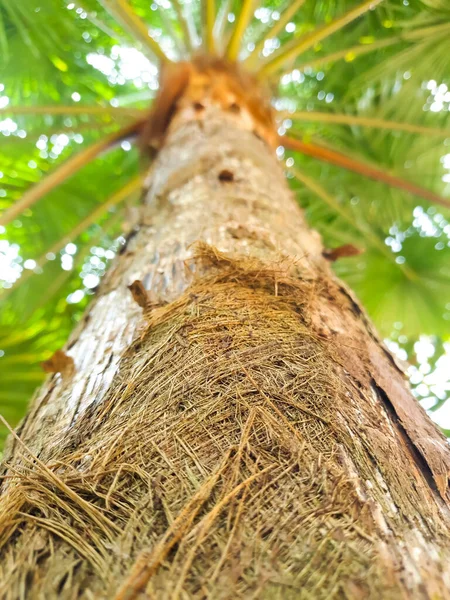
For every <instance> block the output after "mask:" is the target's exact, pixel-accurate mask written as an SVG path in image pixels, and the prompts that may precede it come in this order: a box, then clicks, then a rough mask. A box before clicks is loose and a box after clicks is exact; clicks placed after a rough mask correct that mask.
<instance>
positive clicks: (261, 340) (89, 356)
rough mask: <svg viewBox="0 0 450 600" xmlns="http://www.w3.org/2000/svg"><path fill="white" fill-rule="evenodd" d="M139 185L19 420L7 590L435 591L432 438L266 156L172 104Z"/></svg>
mask: <svg viewBox="0 0 450 600" xmlns="http://www.w3.org/2000/svg"><path fill="white" fill-rule="evenodd" d="M148 186H149V187H148V192H147V193H146V197H145V202H144V205H143V209H142V219H141V224H140V227H139V231H138V232H137V233H136V234H135V235H134V236H133V237H132V238H131V239H129V241H128V243H127V245H126V247H125V248H124V249H123V250H122V252H121V254H120V256H118V257H117V259H116V261H115V264H114V266H113V268H112V269H111V271H110V272H109V273H108V274H107V275H106V277H105V279H104V281H103V283H102V284H101V287H100V289H99V291H98V293H97V296H96V299H95V301H94V302H93V303H92V304H91V305H90V307H89V309H88V311H87V312H86V315H85V316H84V318H83V320H82V322H81V323H80V324H79V326H78V327H77V329H76V331H75V332H74V333H73V335H72V337H71V339H70V340H69V341H68V344H67V347H66V353H67V354H68V355H70V356H71V357H72V358H73V360H74V364H75V372H74V373H70V372H67V373H66V374H63V375H61V374H55V375H52V376H51V377H49V379H48V380H47V382H46V383H45V385H44V386H43V388H42V389H41V390H40V391H39V393H38V394H37V395H36V397H35V399H34V401H33V403H32V405H31V408H30V411H29V413H28V415H27V417H26V418H25V419H24V421H23V423H22V424H21V426H20V427H19V428H18V430H17V433H16V435H15V437H11V438H10V443H9V447H8V449H7V451H6V453H5V461H4V465H3V475H4V479H3V483H2V488H1V491H2V495H1V498H0V551H1V562H0V596H1V597H2V598H7V599H16V598H32V599H40V598H42V599H43V598H45V599H46V600H47V599H52V598H63V599H65V598H71V599H72V598H86V599H91V598H96V599H97V598H105V599H106V598H116V599H117V600H119V599H120V600H124V599H131V598H157V599H166V598H173V599H175V598H180V599H187V598H211V599H227V598H246V599H247V598H270V599H272V598H273V599H275V598H280V599H281V598H283V599H285V598H314V599H317V598H318V599H320V598H324V599H325V598H326V599H329V598H357V599H359V598H377V599H378V598H387V599H390V598H392V599H394V598H395V599H398V598H418V599H422V598H424V599H425V598H426V599H428V598H429V599H431V598H433V599H437V598H449V597H450V591H449V590H450V572H449V564H450V562H449V561H450V542H449V533H450V514H449V494H448V488H447V484H448V473H449V467H450V452H449V448H448V445H447V442H446V440H445V438H444V437H443V436H442V435H441V434H440V432H439V431H438V430H437V428H436V427H435V426H434V425H433V424H432V423H431V421H430V420H429V419H428V417H427V416H426V415H425V413H424V411H423V410H422V409H421V407H420V406H419V405H418V403H417V402H416V400H415V399H414V398H413V397H412V395H411V393H410V392H409V390H408V388H407V384H406V383H405V378H404V375H403V373H402V372H401V370H400V369H399V368H398V367H397V365H396V364H395V361H394V359H393V357H392V356H391V355H390V354H389V352H388V351H387V350H386V348H385V347H384V346H383V344H382V342H381V341H380V340H379V339H378V337H377V335H376V333H375V332H374V330H373V328H372V326H371V324H370V323H369V321H368V319H367V317H366V316H365V314H364V311H363V309H362V308H361V307H360V305H359V304H358V301H357V300H356V299H355V298H354V297H353V295H352V294H351V292H349V290H347V288H346V287H345V286H344V285H343V284H342V283H341V282H339V281H337V280H336V278H335V277H334V276H333V274H332V272H331V270H330V268H329V265H328V263H327V261H326V260H325V259H324V258H323V257H322V251H323V248H322V245H321V242H320V237H319V236H318V234H317V233H315V232H314V231H311V230H309V229H308V227H307V225H306V223H305V221H304V218H303V215H302V212H301V210H300V209H299V207H298V206H297V204H296V203H295V201H294V199H293V198H292V195H291V192H290V191H289V188H288V185H287V183H286V181H285V179H284V176H283V173H282V171H281V170H280V167H279V165H278V164H277V161H276V158H275V157H274V153H273V151H272V150H270V149H269V148H268V147H267V146H266V145H265V144H264V142H263V141H261V140H260V139H258V138H257V137H256V136H255V135H254V134H253V133H252V131H251V128H249V127H248V126H247V124H246V121H245V119H244V116H243V115H242V114H239V115H235V114H228V113H226V112H224V111H222V110H221V109H219V108H217V107H215V106H206V107H205V109H204V110H202V111H201V114H200V115H199V114H195V115H192V114H191V113H190V112H189V111H188V110H185V111H184V112H183V111H182V112H181V113H180V114H179V116H178V118H177V119H176V120H175V121H174V122H173V123H172V126H171V129H170V131H169V134H168V137H167V140H166V142H165V144H164V146H163V148H162V149H161V151H160V153H159V154H158V157H157V159H156V161H155V163H154V165H153V167H152V169H151V172H150V175H149V179H148ZM136 280H138V281H141V282H142V283H143V285H144V287H145V288H146V289H147V290H150V295H149V299H148V302H147V301H146V300H145V299H144V301H140V304H141V306H139V304H138V303H137V302H135V301H134V300H133V296H132V294H131V293H130V291H129V290H128V286H129V285H130V284H132V283H133V282H134V281H136ZM135 289H138V290H139V286H137V288H135ZM135 296H136V294H135ZM144 304H145V306H144V309H143V308H142V305H144Z"/></svg>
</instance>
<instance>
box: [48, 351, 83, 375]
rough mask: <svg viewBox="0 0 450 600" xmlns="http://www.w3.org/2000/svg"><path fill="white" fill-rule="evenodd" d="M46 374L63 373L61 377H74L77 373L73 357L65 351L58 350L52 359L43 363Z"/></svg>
mask: <svg viewBox="0 0 450 600" xmlns="http://www.w3.org/2000/svg"><path fill="white" fill-rule="evenodd" d="M41 365H42V368H43V369H44V371H45V372H46V373H61V375H73V374H74V373H75V363H74V361H73V358H72V357H71V356H68V355H67V354H65V352H63V350H57V351H56V352H55V353H54V354H53V356H52V357H51V358H49V359H48V360H46V361H44V362H43V363H41Z"/></svg>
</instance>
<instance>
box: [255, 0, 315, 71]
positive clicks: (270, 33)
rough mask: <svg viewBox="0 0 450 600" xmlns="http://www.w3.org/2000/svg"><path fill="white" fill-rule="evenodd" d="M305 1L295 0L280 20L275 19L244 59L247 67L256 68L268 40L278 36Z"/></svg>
mask: <svg viewBox="0 0 450 600" xmlns="http://www.w3.org/2000/svg"><path fill="white" fill-rule="evenodd" d="M304 3H305V0H294V2H292V3H290V4H288V6H287V7H286V8H285V10H284V11H283V13H282V14H281V17H280V18H279V19H278V21H275V22H274V24H273V25H272V27H271V28H270V29H269V30H267V31H266V32H265V33H264V35H263V36H262V37H261V39H260V40H259V41H258V43H257V44H256V46H255V49H254V50H253V52H252V53H251V55H250V56H249V57H248V58H247V59H246V60H245V61H244V66H245V67H247V68H248V69H254V68H255V66H256V64H257V62H258V60H259V55H260V53H261V52H262V50H263V48H264V45H265V43H266V42H267V40H270V39H273V38H276V37H277V35H278V34H279V33H280V31H282V30H283V29H284V27H286V25H287V24H288V23H289V21H290V19H291V18H292V17H293V16H294V15H295V14H296V13H297V11H298V10H299V9H300V8H301V6H302V5H303V4H304Z"/></svg>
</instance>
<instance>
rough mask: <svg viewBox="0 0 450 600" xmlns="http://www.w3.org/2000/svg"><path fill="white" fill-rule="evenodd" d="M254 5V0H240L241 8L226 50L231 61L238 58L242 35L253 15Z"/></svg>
mask: <svg viewBox="0 0 450 600" xmlns="http://www.w3.org/2000/svg"><path fill="white" fill-rule="evenodd" d="M254 7H255V0H242V6H241V10H240V12H239V15H238V17H237V20H236V23H235V26H234V29H233V33H232V34H231V38H230V41H229V43H228V48H227V51H226V56H227V58H228V59H229V60H231V61H235V60H237V58H238V55H239V51H240V48H241V43H242V37H243V35H244V31H245V29H246V27H247V25H248V23H249V21H250V19H251V18H252V16H253V11H254Z"/></svg>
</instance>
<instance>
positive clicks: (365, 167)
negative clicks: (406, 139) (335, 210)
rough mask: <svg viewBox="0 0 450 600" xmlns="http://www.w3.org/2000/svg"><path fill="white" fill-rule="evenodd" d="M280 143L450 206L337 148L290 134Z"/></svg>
mask: <svg viewBox="0 0 450 600" xmlns="http://www.w3.org/2000/svg"><path fill="white" fill-rule="evenodd" d="M280 144H283V145H284V146H285V147H286V148H289V149H290V150H294V151H297V152H301V153H302V154H306V155H307V156H311V157H313V158H316V159H318V160H321V161H325V162H328V163H330V164H332V165H337V166H339V167H342V168H344V169H348V170H349V171H353V172H354V173H358V174H359V175H363V176H364V177H369V178H370V179H374V180H375V181H381V182H382V183H385V184H387V185H391V186H393V187H396V188H398V189H401V190H404V191H406V192H409V193H410V194H413V195H415V196H419V197H420V198H424V199H426V200H428V201H430V202H433V203H435V204H439V205H441V206H445V207H446V208H450V200H446V199H445V198H442V196H439V195H438V194H435V193H434V192H432V191H431V190H427V189H425V188H423V187H421V186H418V185H416V184H414V183H412V182H410V181H407V180H406V179H401V178H400V177H396V176H394V175H391V174H390V173H387V172H386V171H383V170H382V169H377V168H375V167H373V166H372V165H369V164H367V163H364V162H361V161H357V160H355V159H354V158H349V157H348V156H345V154H341V153H340V152H337V151H336V150H331V149H330V148H325V147H324V146H319V145H318V144H311V143H309V142H303V141H302V140H299V139H295V138H292V137H290V136H281V137H280Z"/></svg>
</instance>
